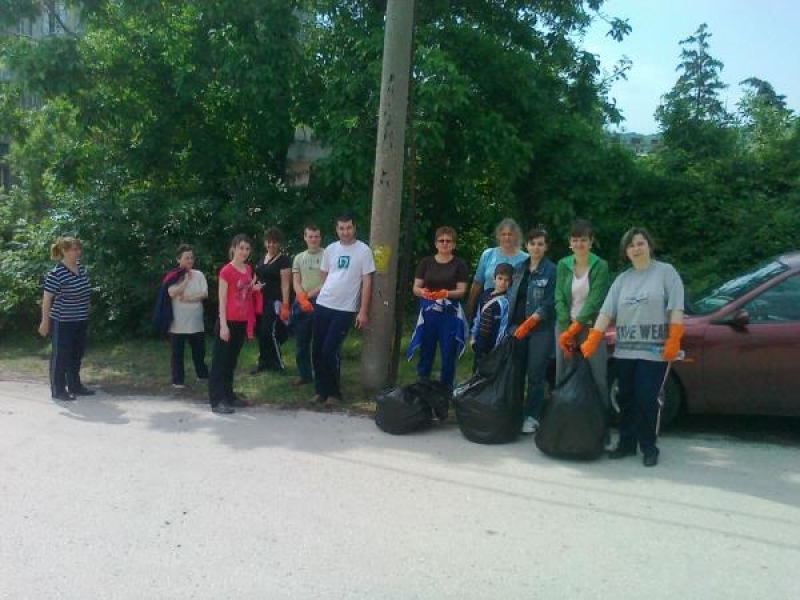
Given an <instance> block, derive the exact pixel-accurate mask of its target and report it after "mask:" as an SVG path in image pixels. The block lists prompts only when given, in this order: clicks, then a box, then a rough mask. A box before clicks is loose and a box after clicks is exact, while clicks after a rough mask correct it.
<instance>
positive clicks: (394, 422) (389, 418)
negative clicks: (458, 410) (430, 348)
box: [375, 381, 450, 435]
mask: <svg viewBox="0 0 800 600" xmlns="http://www.w3.org/2000/svg"><path fill="white" fill-rule="evenodd" d="M449 407H450V390H449V389H447V386H445V385H442V384H441V383H440V382H438V381H417V382H416V383H410V384H407V385H403V386H400V387H396V388H394V389H392V390H389V391H388V392H384V393H383V394H380V395H379V396H378V397H377V398H376V407H375V424H376V425H377V426H378V428H379V429H381V430H382V431H385V432H386V433H391V434H393V435H402V434H405V433H411V432H412V431H417V430H420V429H423V428H425V427H428V426H429V425H430V424H431V422H432V420H433V415H434V414H435V415H436V417H437V418H438V419H439V420H441V421H444V420H445V419H447V412H448V409H449Z"/></svg>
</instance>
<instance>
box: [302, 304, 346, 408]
mask: <svg viewBox="0 0 800 600" xmlns="http://www.w3.org/2000/svg"><path fill="white" fill-rule="evenodd" d="M314 312H315V313H316V314H315V315H314V333H313V336H314V340H313V342H312V343H311V360H312V362H313V364H314V375H315V377H314V384H315V385H314V387H315V389H316V392H317V394H319V395H320V396H321V397H322V398H331V397H333V398H341V397H342V390H341V387H340V377H341V363H342V343H344V338H345V337H347V332H348V331H350V327H351V326H352V324H353V319H354V318H355V313H351V312H346V311H343V310H334V309H332V308H328V307H326V306H319V305H317V308H316V309H315V310H314Z"/></svg>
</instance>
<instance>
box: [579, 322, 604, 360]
mask: <svg viewBox="0 0 800 600" xmlns="http://www.w3.org/2000/svg"><path fill="white" fill-rule="evenodd" d="M602 339H603V332H602V331H597V329H590V330H589V337H587V338H586V341H585V342H583V343H582V344H581V354H583V356H584V358H589V357H590V356H591V355H592V354H594V351H595V350H597V344H599V343H600V340H602Z"/></svg>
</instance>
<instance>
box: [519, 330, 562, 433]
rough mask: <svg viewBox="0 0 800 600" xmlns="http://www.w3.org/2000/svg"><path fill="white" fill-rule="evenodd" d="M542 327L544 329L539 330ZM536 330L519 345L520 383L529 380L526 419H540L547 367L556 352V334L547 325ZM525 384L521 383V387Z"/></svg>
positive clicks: (526, 392)
mask: <svg viewBox="0 0 800 600" xmlns="http://www.w3.org/2000/svg"><path fill="white" fill-rule="evenodd" d="M539 327H542V329H539ZM539 327H537V328H536V329H534V330H533V331H531V333H529V334H528V337H526V338H523V339H522V340H521V342H520V344H518V348H519V351H518V353H517V357H518V360H519V363H518V364H519V365H520V369H521V372H522V375H523V376H522V377H520V382H522V381H525V380H527V386H526V390H525V392H524V394H525V405H524V406H525V409H524V416H525V417H533V418H534V419H537V420H538V419H539V413H540V412H541V410H542V403H543V402H544V389H545V384H546V383H547V365H548V364H549V362H550V359H551V358H552V356H553V353H554V351H555V344H556V340H555V332H554V330H553V328H552V326H548V324H547V323H543V324H541V325H539ZM522 385H523V384H522V383H520V386H522Z"/></svg>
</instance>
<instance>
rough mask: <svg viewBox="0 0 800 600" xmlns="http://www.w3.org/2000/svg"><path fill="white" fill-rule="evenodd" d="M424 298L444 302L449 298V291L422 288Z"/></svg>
mask: <svg viewBox="0 0 800 600" xmlns="http://www.w3.org/2000/svg"><path fill="white" fill-rule="evenodd" d="M422 297H423V298H425V299H426V300H444V299H445V298H447V290H435V291H434V290H429V289H428V288H422Z"/></svg>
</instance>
